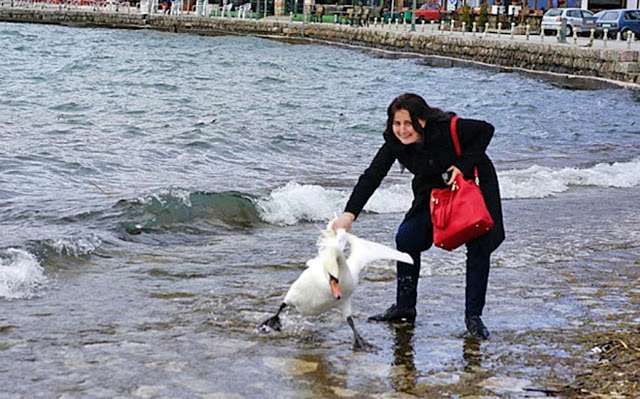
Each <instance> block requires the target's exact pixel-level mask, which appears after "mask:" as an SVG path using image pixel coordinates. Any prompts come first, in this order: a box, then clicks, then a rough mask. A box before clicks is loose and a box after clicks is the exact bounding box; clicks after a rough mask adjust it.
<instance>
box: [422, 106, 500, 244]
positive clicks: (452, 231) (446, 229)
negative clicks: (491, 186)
mask: <svg viewBox="0 0 640 399" xmlns="http://www.w3.org/2000/svg"><path fill="white" fill-rule="evenodd" d="M457 121H458V117H457V116H454V117H453V118H451V128H450V132H451V140H452V141H453V147H454V149H455V151H456V156H457V157H458V158H459V157H460V156H461V154H462V151H461V150H460V142H459V140H458V133H457V131H456V123H457ZM474 175H475V179H472V180H465V179H464V176H462V174H460V175H458V176H457V177H456V179H455V181H454V182H453V184H451V187H449V188H436V189H433V190H431V201H430V208H431V221H432V223H433V243H434V244H435V245H436V246H438V247H440V248H443V249H446V250H447V251H452V250H454V249H456V248H458V247H459V246H461V245H462V244H464V243H466V242H468V241H471V240H473V239H474V238H477V237H480V236H481V235H483V234H486V233H487V232H488V231H489V230H491V229H492V228H493V218H492V217H491V214H489V211H488V210H487V206H486V204H485V202H484V197H483V196H482V192H481V191H480V181H479V179H478V167H475V168H474Z"/></svg>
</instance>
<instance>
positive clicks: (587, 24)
mask: <svg viewBox="0 0 640 399" xmlns="http://www.w3.org/2000/svg"><path fill="white" fill-rule="evenodd" d="M563 18H564V19H565V20H566V21H567V30H566V31H565V33H566V34H567V36H572V35H573V32H576V33H577V34H578V35H580V34H585V33H587V34H588V33H589V32H590V31H591V29H592V28H595V27H596V19H595V18H594V17H593V13H592V12H591V11H589V10H584V9H582V8H551V9H549V10H548V11H547V12H545V13H544V16H543V17H542V25H541V29H542V33H544V34H545V35H555V34H557V33H558V30H559V29H560V26H561V25H562V19H563Z"/></svg>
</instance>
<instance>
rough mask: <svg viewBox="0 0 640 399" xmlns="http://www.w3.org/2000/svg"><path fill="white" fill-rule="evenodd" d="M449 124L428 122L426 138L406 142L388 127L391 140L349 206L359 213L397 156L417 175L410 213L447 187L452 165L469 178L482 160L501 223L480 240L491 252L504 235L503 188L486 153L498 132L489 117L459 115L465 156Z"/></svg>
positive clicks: (485, 188) (490, 204) (483, 181)
mask: <svg viewBox="0 0 640 399" xmlns="http://www.w3.org/2000/svg"><path fill="white" fill-rule="evenodd" d="M449 126H450V122H449V121H441V122H431V123H428V124H427V126H426V128H425V133H424V140H423V141H422V142H420V143H415V144H409V145H404V144H402V143H400V141H399V140H398V139H397V138H396V137H395V135H394V134H393V133H392V132H389V133H387V132H385V134H384V140H385V142H384V144H383V145H382V147H380V149H379V150H378V153H377V154H376V156H375V157H374V158H373V160H372V161H371V165H369V167H368V168H367V169H366V170H365V171H364V173H363V174H362V175H361V176H360V178H359V179H358V183H357V184H356V186H355V187H354V189H353V192H352V193H351V196H350V197H349V201H348V202H347V205H346V207H345V212H351V213H353V214H354V215H356V217H357V216H358V214H359V213H360V212H361V211H362V209H363V208H364V206H365V204H366V203H367V201H368V200H369V198H370V197H371V195H373V193H374V191H375V190H376V189H377V188H378V186H380V183H381V182H382V179H384V177H385V176H386V175H387V173H388V172H389V169H391V166H392V165H393V163H394V162H395V161H396V160H398V161H399V162H400V164H401V165H402V166H403V167H404V168H406V169H407V170H409V171H410V172H411V173H413V175H414V178H413V181H412V182H411V187H412V190H413V196H414V198H413V203H412V204H411V208H410V209H409V211H408V212H407V214H406V215H405V218H407V217H411V216H412V215H413V214H415V213H416V212H417V211H419V210H424V208H425V207H428V206H429V198H430V196H431V190H432V189H434V188H444V187H447V186H446V184H445V183H444V181H443V179H442V173H444V172H445V171H446V170H447V169H448V168H449V167H450V166H451V165H455V166H457V167H458V169H460V171H461V172H462V173H463V174H464V176H465V178H472V177H473V173H474V172H473V169H474V166H477V167H478V176H479V178H480V189H481V191H482V194H483V196H484V200H485V202H486V205H487V208H488V210H489V213H490V214H491V217H492V218H493V221H494V223H495V226H494V228H493V229H492V230H491V231H490V232H489V233H488V234H486V235H484V236H482V237H480V238H478V240H479V241H480V245H481V246H483V247H485V248H486V249H487V250H488V251H490V252H491V251H493V250H495V249H496V248H498V246H499V245H500V244H501V243H502V241H504V226H503V222H502V206H501V203H500V189H499V185H498V176H497V175H496V170H495V168H494V167H493V163H492V162H491V160H490V159H489V157H488V156H487V154H486V153H485V151H486V149H487V146H488V145H489V142H490V141H491V138H492V137H493V131H494V128H493V126H492V125H491V124H489V123H487V122H484V121H479V120H473V119H462V118H460V119H458V124H457V132H458V139H459V141H460V147H461V149H462V156H461V157H460V158H457V157H456V153H455V150H454V147H453V141H452V140H451V134H450V131H449V129H450V127H449ZM427 213H428V214H430V213H429V212H427Z"/></svg>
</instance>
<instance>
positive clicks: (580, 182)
mask: <svg viewBox="0 0 640 399" xmlns="http://www.w3.org/2000/svg"><path fill="white" fill-rule="evenodd" d="M498 176H499V179H500V189H501V194H502V197H503V198H505V199H515V198H545V197H550V196H554V195H556V194H559V193H562V192H565V191H568V190H569V188H570V187H572V186H596V187H616V188H627V187H634V186H637V185H640V159H635V160H633V161H629V162H614V163H599V164H596V165H594V166H592V167H590V168H583V169H581V168H561V169H554V168H548V167H544V166H538V165H534V166H531V167H529V168H527V169H518V170H508V171H504V172H501V173H499V174H498Z"/></svg>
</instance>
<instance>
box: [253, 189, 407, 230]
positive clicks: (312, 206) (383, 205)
mask: <svg viewBox="0 0 640 399" xmlns="http://www.w3.org/2000/svg"><path fill="white" fill-rule="evenodd" d="M350 194H351V192H346V191H340V190H331V189H326V188H324V187H322V186H318V185H309V184H298V183H296V182H289V183H287V184H286V185H285V186H284V187H280V188H278V189H275V190H274V191H273V192H272V193H271V194H270V195H269V196H268V197H267V198H264V199H261V200H258V201H257V205H258V209H259V211H260V213H261V217H262V218H263V219H264V220H265V221H266V222H268V223H273V224H280V225H292V224H295V223H297V222H299V221H302V220H304V221H321V222H326V221H327V220H329V219H331V218H332V217H333V216H334V215H335V214H339V213H341V212H342V210H343V208H344V206H345V204H346V202H347V200H348V199H349V195H350ZM411 198H412V197H411V189H410V187H408V186H401V185H396V186H390V187H385V188H381V189H379V190H377V191H376V192H375V193H374V195H373V196H372V197H371V199H370V200H369V202H368V203H367V205H366V207H365V210H366V211H369V212H376V213H393V212H404V211H405V210H407V209H408V208H409V206H410V205H411Z"/></svg>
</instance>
